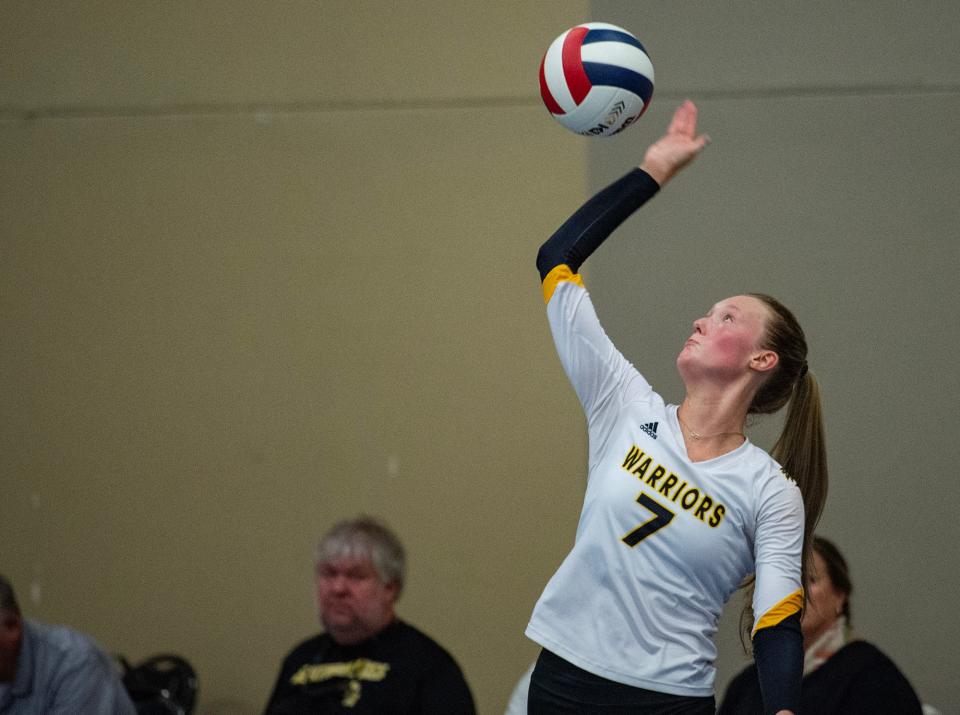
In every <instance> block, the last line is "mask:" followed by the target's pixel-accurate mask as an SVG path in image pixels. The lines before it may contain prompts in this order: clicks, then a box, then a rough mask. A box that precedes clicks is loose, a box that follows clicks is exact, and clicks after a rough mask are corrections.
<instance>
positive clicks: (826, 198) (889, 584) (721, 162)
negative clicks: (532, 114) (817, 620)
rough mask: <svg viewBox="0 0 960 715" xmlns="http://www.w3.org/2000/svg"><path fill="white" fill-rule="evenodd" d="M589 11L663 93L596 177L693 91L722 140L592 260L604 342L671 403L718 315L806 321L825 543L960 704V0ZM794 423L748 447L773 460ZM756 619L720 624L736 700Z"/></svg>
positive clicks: (603, 149)
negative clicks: (637, 51) (959, 469)
mask: <svg viewBox="0 0 960 715" xmlns="http://www.w3.org/2000/svg"><path fill="white" fill-rule="evenodd" d="M592 5H593V14H594V15H595V16H596V17H603V18H605V19H607V20H608V21H609V22H614V23H619V24H622V25H623V26H625V27H628V28H630V29H633V30H634V31H635V32H636V33H637V34H638V35H639V36H640V37H641V40H643V41H644V42H646V44H647V48H648V50H649V51H650V53H651V56H652V58H653V62H654V65H655V67H656V70H657V78H658V85H657V92H656V93H655V94H654V104H653V105H651V110H650V112H649V114H648V116H645V117H644V119H643V121H642V122H641V123H640V124H638V125H637V126H635V127H633V128H631V130H630V131H629V132H626V133H624V134H623V135H622V137H621V140H620V141H617V140H614V141H613V142H595V143H593V144H591V145H590V174H591V185H592V186H595V187H598V186H600V185H601V184H603V183H605V182H606V181H609V180H611V179H613V178H615V177H617V176H619V175H620V174H621V173H622V172H623V171H624V170H625V169H626V168H628V167H629V162H630V158H629V157H639V156H641V155H642V152H643V150H644V149H645V147H646V145H647V143H648V142H649V141H650V140H651V139H652V138H653V137H654V136H656V135H657V133H658V132H660V131H661V130H662V127H663V126H665V123H666V122H667V120H668V118H669V114H670V112H671V111H672V109H673V107H674V106H675V105H676V104H677V103H678V102H679V101H680V100H681V99H682V98H684V97H692V98H693V99H695V100H697V102H698V104H699V106H700V110H701V126H702V128H703V129H704V130H705V131H707V132H708V133H709V134H710V136H711V138H712V140H713V141H712V143H711V145H710V147H709V148H708V150H707V151H706V153H705V154H704V155H703V156H702V157H701V158H700V159H699V160H698V162H697V163H696V164H695V165H694V166H693V167H691V169H690V170H689V171H688V172H687V173H686V174H684V175H683V176H681V177H680V178H679V179H678V180H677V182H676V183H675V184H673V185H671V186H669V187H667V190H666V191H664V192H663V193H662V194H661V195H660V196H658V197H657V199H656V200H655V201H654V202H653V203H651V204H649V205H648V206H647V207H645V208H644V210H643V211H642V212H641V214H640V215H638V216H636V217H633V218H632V219H631V221H630V222H629V223H628V224H627V225H626V226H625V227H624V228H623V230H622V232H621V234H620V235H619V236H618V238H620V240H617V241H611V242H610V243H608V244H607V245H605V246H604V250H603V251H601V252H598V254H597V255H596V256H595V257H594V258H593V259H591V262H590V266H591V277H590V283H589V285H590V288H591V292H592V295H593V296H594V299H595V301H596V302H597V305H598V311H599V312H600V315H601V318H602V319H603V321H604V327H605V328H606V329H607V331H608V332H609V333H610V335H611V336H612V337H613V338H614V339H615V341H616V342H617V344H618V345H619V347H620V348H621V349H622V350H623V351H624V352H625V353H626V354H627V355H628V356H629V357H630V358H631V359H633V360H635V361H636V364H637V365H638V366H639V367H641V368H642V369H643V370H644V371H645V372H646V373H647V374H648V377H649V378H650V380H651V382H652V383H653V384H654V385H655V386H656V387H658V388H659V389H660V390H662V391H663V393H664V395H665V396H666V397H667V398H668V399H672V400H676V399H679V397H680V395H681V394H682V393H681V392H680V384H679V380H678V378H677V376H676V371H675V368H674V357H675V354H676V349H677V348H678V347H679V346H680V345H681V344H682V342H683V340H684V339H686V337H687V336H688V335H689V330H690V324H691V322H692V320H693V319H694V318H695V317H697V316H699V315H701V314H702V313H703V311H704V310H706V309H707V308H708V307H709V306H710V305H712V304H713V303H714V302H715V301H716V300H718V299H720V298H723V297H726V296H729V295H735V294H737V293H741V292H744V291H764V292H768V293H772V294H774V295H776V296H779V297H780V298H781V299H782V300H783V301H784V302H785V303H786V304H787V305H788V306H790V307H791V308H792V309H793V310H794V311H795V312H796V314H797V317H798V319H799V320H800V321H801V323H802V324H803V326H804V329H805V330H806V332H807V337H808V340H809V343H810V369H811V370H812V371H813V372H814V373H815V374H816V375H817V377H818V378H819V380H820V382H821V386H822V390H823V398H824V409H825V412H826V414H825V419H826V426H827V446H828V455H829V462H830V478H831V486H830V495H829V499H828V502H827V507H826V510H825V512H824V515H823V519H822V521H821V528H820V531H821V533H823V534H824V535H825V536H828V537H830V538H833V539H834V540H835V541H836V542H837V544H838V545H839V546H840V548H841V549H842V550H843V552H844V553H845V554H846V555H847V557H848V560H849V562H850V567H851V571H852V576H853V581H854V587H855V593H854V597H853V614H854V625H855V626H856V629H857V631H858V632H859V633H860V635H862V636H863V637H864V638H866V639H868V640H870V641H872V642H874V643H875V644H877V645H878V646H879V647H880V648H882V649H883V650H885V651H886V652H887V653H888V654H889V655H890V656H891V657H892V658H893V659H894V660H895V661H896V662H897V663H898V665H900V667H901V668H902V669H903V670H904V672H905V673H906V674H907V676H908V677H909V678H910V680H911V682H912V683H913V684H914V686H915V687H916V689H917V690H918V691H919V693H920V695H921V696H922V698H923V699H924V700H926V701H927V702H929V703H931V704H933V705H935V706H937V707H938V708H939V709H940V710H941V711H943V712H944V713H954V714H956V713H960V685H958V682H957V678H956V676H955V671H956V667H957V664H958V662H960V648H958V647H957V642H956V638H957V634H958V633H960V616H958V615H957V611H956V609H954V608H952V607H950V606H949V605H947V604H951V603H952V602H953V601H954V600H955V597H956V594H957V593H958V592H960V576H958V573H960V557H958V555H957V549H956V546H955V545H956V544H957V543H960V525H958V524H960V522H958V520H957V519H956V516H955V511H956V507H957V504H958V503H960V483H958V480H957V479H956V476H955V473H956V465H957V463H958V461H960V442H958V440H957V438H956V431H957V429H956V425H957V423H958V419H960V411H958V409H957V404H958V402H960V379H958V377H957V369H956V356H957V353H958V350H960V340H958V337H957V331H956V330H955V329H954V327H953V326H954V325H955V323H956V319H957V315H958V313H960V299H958V290H957V277H958V275H960V243H958V241H957V237H958V227H960V206H958V202H957V199H956V194H957V188H956V187H957V186H960V133H958V131H957V126H958V122H957V117H958V116H960V63H957V62H956V56H957V53H956V48H957V46H958V43H960V4H958V3H955V2H946V1H945V0H944V1H942V2H933V1H927V2H918V3H903V2H892V1H891V2H886V1H884V2H849V3H819V2H817V3H814V2H804V3H793V2H776V3H643V4H639V3H637V4H634V3H623V2H617V1H615V0H609V1H607V0H603V1H601V0H597V1H596V2H594V3H592ZM624 156H626V157H628V158H626V159H625V158H624ZM651 336H653V339H651ZM777 427H778V421H777V420H766V421H761V422H760V423H759V424H758V426H757V428H756V429H754V430H753V432H752V436H753V437H754V438H755V439H756V440H757V441H758V442H759V443H761V444H763V445H765V446H767V447H769V446H770V445H772V443H773V437H774V436H775V432H776V428H777ZM741 604H742V601H741V599H740V598H739V597H735V598H734V599H732V600H731V602H730V605H729V606H728V608H727V613H726V615H725V617H724V619H723V620H722V622H721V630H720V635H719V638H718V644H719V651H720V656H719V660H718V680H717V686H718V689H719V690H720V692H721V693H722V691H723V689H724V688H725V686H726V683H727V681H728V680H729V678H730V677H731V676H732V675H734V674H735V673H736V672H737V671H739V669H740V668H742V667H743V665H744V663H745V658H744V656H743V652H742V649H741V647H740V643H739V640H738V637H737V635H736V620H737V616H738V615H739V609H740V607H741Z"/></svg>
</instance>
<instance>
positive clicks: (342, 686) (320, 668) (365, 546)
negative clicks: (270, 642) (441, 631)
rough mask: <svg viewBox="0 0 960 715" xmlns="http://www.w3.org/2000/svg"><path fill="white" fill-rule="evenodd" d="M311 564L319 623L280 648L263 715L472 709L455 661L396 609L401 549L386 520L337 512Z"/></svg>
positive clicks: (447, 713)
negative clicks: (283, 652) (283, 651)
mask: <svg viewBox="0 0 960 715" xmlns="http://www.w3.org/2000/svg"><path fill="white" fill-rule="evenodd" d="M315 565H316V587H317V605H318V608H319V612H320V621H321V623H322V624H323V627H324V629H325V632H324V633H322V634H321V635H318V636H314V637H313V638H310V639H308V640H306V641H304V642H303V643H301V644H300V645H298V646H297V647H296V648H294V649H293V650H292V651H291V652H290V654H289V655H287V657H286V659H285V660H284V661H283V665H282V667H281V668H280V675H279V677H278V678H277V682H276V685H275V686H274V689H273V694H272V695H271V696H270V701H269V702H268V703H267V709H266V715H293V714H294V713H337V712H349V713H356V715H361V714H363V713H377V715H386V714H391V713H410V714H411V715H413V714H415V713H424V714H426V713H437V715H440V714H442V715H473V713H474V712H475V709H474V705H473V697H472V695H471V694H470V689H469V687H468V686H467V683H466V681H465V680H464V677H463V673H462V672H461V671H460V667H459V666H458V665H457V663H456V661H454V659H453V658H452V657H451V656H450V654H449V653H447V651H446V650H444V649H443V648H442V647H441V646H440V645H439V644H437V643H436V642H434V641H433V640H431V639H430V638H429V637H427V636H426V635H424V634H423V633H421V632H420V631H419V630H417V629H416V628H414V627H413V626H411V625H408V624H407V623H404V622H403V621H401V620H400V619H398V618H397V616H396V614H395V613H394V605H395V603H396V601H397V599H398V598H399V596H400V591H401V589H402V588H403V575H404V554H403V547H402V546H401V544H400V541H399V540H398V539H397V537H396V536H395V535H394V534H393V533H392V532H391V531H390V530H389V529H387V528H386V527H385V526H384V525H383V524H381V523H380V522H378V521H376V520H374V519H370V518H367V517H360V518H358V519H355V520H351V521H343V522H340V523H339V524H337V525H335V526H334V527H333V528H332V529H331V530H330V531H328V532H327V533H326V534H325V535H324V536H323V538H322V539H321V540H320V543H319V545H318V547H317V556H316V564H315Z"/></svg>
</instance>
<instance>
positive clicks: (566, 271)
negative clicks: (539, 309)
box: [543, 263, 583, 303]
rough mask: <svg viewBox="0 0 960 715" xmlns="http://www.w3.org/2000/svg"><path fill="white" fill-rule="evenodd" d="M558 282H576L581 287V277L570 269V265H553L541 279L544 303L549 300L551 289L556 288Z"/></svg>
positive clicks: (551, 294) (551, 293) (551, 295)
mask: <svg viewBox="0 0 960 715" xmlns="http://www.w3.org/2000/svg"><path fill="white" fill-rule="evenodd" d="M560 283H576V284H577V285H578V286H580V287H581V288H583V279H582V278H581V277H580V274H579V273H574V272H573V271H571V270H570V266H568V265H567V264H566V263H561V264H560V265H559V266H554V267H553V268H552V269H551V271H550V272H549V273H548V274H547V277H546V278H544V279H543V302H544V303H549V302H550V299H551V298H552V297H553V291H555V290H556V289H557V285H558V284H560Z"/></svg>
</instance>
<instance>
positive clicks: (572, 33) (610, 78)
mask: <svg viewBox="0 0 960 715" xmlns="http://www.w3.org/2000/svg"><path fill="white" fill-rule="evenodd" d="M540 96H541V97H542V98H543V103H544V104H545V105H546V106H547V110H548V111H549V112H550V114H552V115H553V117H554V119H556V120H557V121H558V122H560V123H561V124H562V125H563V126H565V127H566V128H567V129H569V130H570V131H572V132H576V133H577V134H582V135H584V136H595V137H608V136H611V135H613V134H616V133H618V132H621V131H623V130H624V129H626V128H627V127H629V126H630V125H631V124H633V123H634V122H635V121H637V119H639V118H640V117H641V116H643V113H644V112H645V111H646V109H647V106H648V105H649V104H650V97H652V96H653V63H652V62H651V61H650V57H649V56H648V55H647V51H646V50H645V49H644V47H643V45H641V44H640V41H639V40H638V39H637V38H636V37H634V36H633V35H632V34H630V33H629V32H627V31H626V30H624V29H623V28H622V27H617V26H616V25H611V24H609V23H606V22H587V23H584V24H582V25H577V26H576V27H571V28H570V29H569V30H567V31H566V32H564V33H563V34H562V35H560V36H559V37H558V38H557V39H555V40H554V41H553V42H552V43H551V44H550V47H549V48H548V49H547V52H546V54H545V55H544V56H543V60H542V61H541V62H540Z"/></svg>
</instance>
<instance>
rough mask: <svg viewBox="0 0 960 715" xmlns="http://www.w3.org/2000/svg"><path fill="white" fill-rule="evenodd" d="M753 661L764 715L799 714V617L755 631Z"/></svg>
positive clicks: (801, 640)
mask: <svg viewBox="0 0 960 715" xmlns="http://www.w3.org/2000/svg"><path fill="white" fill-rule="evenodd" d="M753 657H754V660H755V661H756V663H757V674H758V675H759V676H760V692H761V693H763V712H764V715H773V714H774V713H777V712H779V711H780V710H791V711H793V712H795V713H797V712H800V681H801V680H802V679H803V636H802V635H801V633H800V614H799V613H794V614H793V615H792V616H789V617H787V618H784V619H783V620H782V621H780V622H779V623H778V624H777V625H775V626H771V627H769V628H762V629H761V630H759V631H757V633H756V635H754V636H753Z"/></svg>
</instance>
